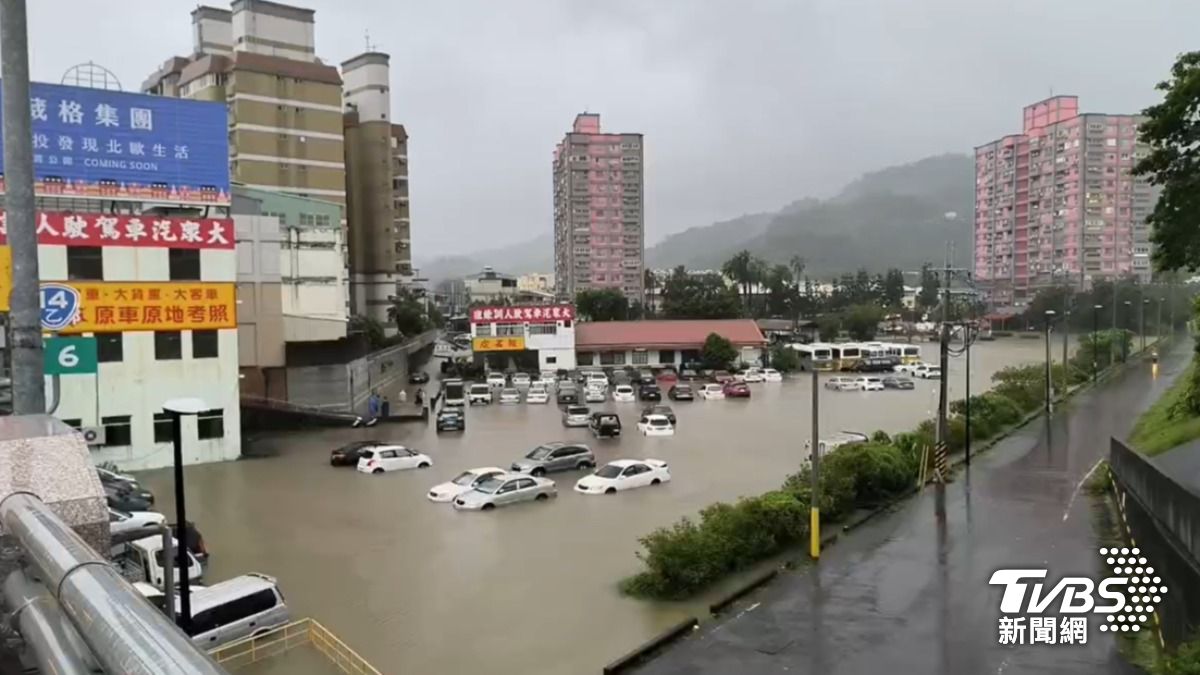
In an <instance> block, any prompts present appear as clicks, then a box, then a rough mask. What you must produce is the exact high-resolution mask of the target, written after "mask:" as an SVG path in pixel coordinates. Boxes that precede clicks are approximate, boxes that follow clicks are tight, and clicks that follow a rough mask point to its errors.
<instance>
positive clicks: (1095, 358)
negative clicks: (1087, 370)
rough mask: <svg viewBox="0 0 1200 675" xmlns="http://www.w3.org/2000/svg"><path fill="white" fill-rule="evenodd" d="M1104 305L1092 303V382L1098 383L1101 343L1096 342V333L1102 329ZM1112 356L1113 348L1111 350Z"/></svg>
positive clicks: (1110, 354)
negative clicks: (1101, 314) (1101, 312)
mask: <svg viewBox="0 0 1200 675" xmlns="http://www.w3.org/2000/svg"><path fill="white" fill-rule="evenodd" d="M1102 309H1104V305H1092V384H1093V385H1094V384H1096V375H1097V369H1098V368H1099V366H1100V363H1099V361H1100V345H1099V344H1098V343H1097V342H1096V333H1097V332H1099V330H1100V310H1102ZM1109 356H1110V357H1111V356H1112V350H1109Z"/></svg>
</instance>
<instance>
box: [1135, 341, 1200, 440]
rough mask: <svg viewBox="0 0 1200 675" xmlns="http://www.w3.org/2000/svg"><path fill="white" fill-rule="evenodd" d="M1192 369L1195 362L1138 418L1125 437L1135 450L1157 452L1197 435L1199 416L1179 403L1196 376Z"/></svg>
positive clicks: (1199, 423) (1198, 431)
mask: <svg viewBox="0 0 1200 675" xmlns="http://www.w3.org/2000/svg"><path fill="white" fill-rule="evenodd" d="M1195 370H1196V362H1195V361H1193V362H1192V363H1191V364H1190V365H1188V367H1187V370H1186V371H1185V372H1184V373H1183V374H1181V375H1180V376H1179V378H1178V379H1177V380H1175V382H1174V384H1172V385H1171V388H1170V389H1168V390H1167V391H1166V393H1164V394H1163V395H1162V397H1161V398H1159V399H1158V400H1157V401H1155V402H1154V405H1152V406H1150V408H1149V409H1148V410H1146V412H1145V413H1143V414H1142V416H1141V417H1139V418H1138V421H1137V424H1135V425H1134V427H1133V433H1131V434H1130V436H1129V442H1130V443H1132V444H1133V447H1134V448H1136V449H1137V450H1138V452H1141V453H1143V454H1146V455H1157V454H1159V453H1162V452H1166V451H1167V450H1170V449H1171V448H1174V447H1177V446H1179V445H1182V444H1184V443H1187V442H1188V441H1192V440H1195V439H1197V438H1200V415H1194V414H1191V413H1189V412H1187V406H1185V405H1183V399H1184V398H1185V397H1187V396H1188V395H1189V393H1190V390H1191V388H1192V386H1193V381H1194V378H1195V377H1196V375H1197V373H1196V372H1195Z"/></svg>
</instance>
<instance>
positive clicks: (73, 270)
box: [67, 246, 104, 281]
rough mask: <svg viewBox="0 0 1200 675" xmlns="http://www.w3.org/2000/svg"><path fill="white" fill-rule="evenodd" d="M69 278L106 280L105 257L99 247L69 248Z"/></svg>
mask: <svg viewBox="0 0 1200 675" xmlns="http://www.w3.org/2000/svg"><path fill="white" fill-rule="evenodd" d="M67 278H68V279H81V280H82V279H94V280H98V281H103V280H104V256H103V254H102V253H101V248H100V247H99V246H68V247H67Z"/></svg>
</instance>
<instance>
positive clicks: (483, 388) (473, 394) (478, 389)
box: [467, 383, 492, 405]
mask: <svg viewBox="0 0 1200 675" xmlns="http://www.w3.org/2000/svg"><path fill="white" fill-rule="evenodd" d="M491 402H492V388H491V387H489V386H488V385H486V384H479V383H476V384H473V385H471V388H470V389H468V390H467V403H469V404H470V405H476V404H479V405H487V404H489V403H491Z"/></svg>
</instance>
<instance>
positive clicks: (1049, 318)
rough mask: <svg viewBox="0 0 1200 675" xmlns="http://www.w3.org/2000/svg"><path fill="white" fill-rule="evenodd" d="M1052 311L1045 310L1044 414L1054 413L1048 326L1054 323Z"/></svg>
mask: <svg viewBox="0 0 1200 675" xmlns="http://www.w3.org/2000/svg"><path fill="white" fill-rule="evenodd" d="M1054 313H1055V312H1054V310H1052V309H1048V310H1046V413H1047V414H1050V413H1052V412H1054V384H1053V381H1052V380H1051V377H1050V373H1051V371H1052V368H1051V365H1052V360H1051V358H1050V324H1051V323H1053V322H1054Z"/></svg>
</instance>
